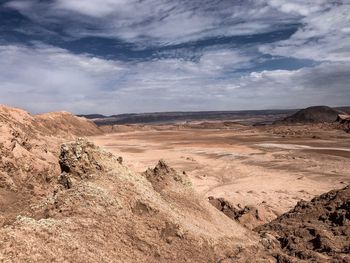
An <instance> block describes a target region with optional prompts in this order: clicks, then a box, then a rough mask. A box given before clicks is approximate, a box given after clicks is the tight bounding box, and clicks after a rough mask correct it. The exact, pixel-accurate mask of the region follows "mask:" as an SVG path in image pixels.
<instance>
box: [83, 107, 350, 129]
mask: <svg viewBox="0 0 350 263" xmlns="http://www.w3.org/2000/svg"><path fill="white" fill-rule="evenodd" d="M335 109H337V110H341V111H344V112H347V113H350V107H337V108H335ZM298 110H299V109H282V110H280V109H279V110H249V111H194V112H181V111H178V112H152V113H127V114H118V115H111V116H105V115H102V114H86V115H78V116H79V117H85V118H87V119H91V120H93V121H94V122H95V123H96V124H97V125H99V126H104V125H117V124H161V123H176V122H186V121H205V120H209V121H210V120H212V121H215V120H218V121H219V120H230V121H237V122H240V123H243V124H255V123H263V124H268V123H273V122H274V121H276V120H282V119H284V118H286V117H288V116H290V115H292V114H294V113H296V112H297V111H298Z"/></svg>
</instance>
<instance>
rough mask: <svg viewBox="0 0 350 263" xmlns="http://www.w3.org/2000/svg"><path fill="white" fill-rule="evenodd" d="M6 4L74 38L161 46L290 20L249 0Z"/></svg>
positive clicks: (32, 0) (23, 0)
mask: <svg viewBox="0 0 350 263" xmlns="http://www.w3.org/2000/svg"><path fill="white" fill-rule="evenodd" d="M7 6H9V7H12V8H14V9H17V10H18V11H20V12H22V14H24V15H26V16H28V17H29V18H31V19H33V20H35V21H37V22H39V23H41V24H45V23H50V22H52V21H55V22H58V21H60V23H62V25H63V26H65V30H66V32H68V33H69V34H70V35H71V36H73V37H82V36H89V35H93V36H105V37H112V38H121V39H124V40H126V41H130V42H137V43H138V44H141V45H142V44H144V41H145V39H147V40H148V44H152V43H153V44H159V43H160V44H163V45H164V44H177V43H183V42H188V41H195V40H198V39H202V38H208V37H222V36H237V35H249V34H256V33H264V32H271V31H274V30H276V29H278V28H280V27H283V26H284V25H286V24H288V23H290V22H291V21H294V19H295V15H294V14H283V15H281V14H282V13H281V11H279V10H278V9H276V8H275V7H274V6H272V5H268V3H267V2H266V1H252V0H249V1H244V2H242V1H238V2H232V1H231V0H224V1H219V2H215V1H209V0H193V1H185V0H179V1H171V0H145V1H138V0H98V1H97V0H86V1H80V0H54V1H50V2H45V1H37V0H13V1H11V2H10V3H9V4H7ZM62 19H63V20H62ZM65 21H66V22H67V23H65Z"/></svg>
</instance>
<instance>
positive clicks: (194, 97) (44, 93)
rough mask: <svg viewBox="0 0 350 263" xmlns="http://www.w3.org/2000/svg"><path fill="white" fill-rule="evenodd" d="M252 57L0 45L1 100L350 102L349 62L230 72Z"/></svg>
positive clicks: (222, 104) (154, 107) (188, 104)
mask: <svg viewBox="0 0 350 263" xmlns="http://www.w3.org/2000/svg"><path fill="white" fill-rule="evenodd" d="M250 60H251V57H250V56H246V55H244V54H242V53H241V52H239V51H237V50H216V51H215V50H211V51H207V52H205V53H204V54H203V57H202V59H200V60H199V61H197V62H193V61H185V60H182V59H161V60H154V61H147V62H146V61H145V62H138V63H125V62H118V61H109V60H105V59H99V58H94V57H91V56H88V55H75V54H72V53H70V52H68V51H66V50H62V49H57V48H54V47H51V46H42V45H36V46H35V47H25V46H14V45H7V46H0V61H2V63H1V64H0V97H1V102H2V103H6V104H10V105H14V106H19V107H25V108H27V109H29V110H31V111H33V112H44V111H51V110H62V109H64V110H69V111H72V112H75V113H91V112H99V113H103V114H115V113H122V112H140V111H169V110H232V109H259V108H260V109H261V108H275V107H280V108H290V107H302V106H307V105H311V104H328V105H345V104H347V103H348V98H349V97H350V89H349V87H348V83H350V76H349V74H348V72H350V63H339V62H336V63H335V62H332V63H322V64H321V65H319V66H317V67H314V68H305V69H300V70H295V71H287V70H274V71H261V72H252V73H250V74H248V75H244V76H240V75H237V74H232V73H231V74H228V73H227V72H230V70H232V68H235V67H238V66H239V65H240V64H242V63H243V64H244V63H249V61H250Z"/></svg>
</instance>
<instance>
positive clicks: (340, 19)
mask: <svg viewBox="0 0 350 263" xmlns="http://www.w3.org/2000/svg"><path fill="white" fill-rule="evenodd" d="M279 2H283V1H279ZM320 2H322V1H320ZM312 7H315V8H312ZM318 7H319V6H317V3H315V4H310V3H309V5H308V6H307V7H305V8H308V10H309V11H308V12H307V13H308V14H309V15H308V16H305V17H304V18H303V19H302V22H303V24H304V25H303V27H301V28H300V29H299V30H298V31H297V32H296V33H295V34H294V35H292V36H291V37H290V38H289V39H287V40H284V41H280V42H277V43H273V44H269V45H264V46H263V47H261V48H260V50H261V51H262V52H264V53H269V54H273V55H280V56H287V57H295V58H302V59H312V60H315V61H350V16H349V14H350V4H346V5H337V6H333V7H332V8H328V9H322V11H320V10H321V8H318ZM323 7H329V5H327V4H325V5H324V6H323Z"/></svg>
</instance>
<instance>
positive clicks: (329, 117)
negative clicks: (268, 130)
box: [275, 106, 345, 124]
mask: <svg viewBox="0 0 350 263" xmlns="http://www.w3.org/2000/svg"><path fill="white" fill-rule="evenodd" d="M339 114H345V113H344V112H342V111H340V110H337V109H333V108H330V107H327V106H313V107H309V108H306V109H302V110H300V111H298V112H296V113H294V114H293V115H291V116H289V117H286V118H284V119H283V120H281V121H276V122H275V123H276V124H288V123H324V122H326V123H332V122H335V121H336V119H337V117H338V115H339Z"/></svg>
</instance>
